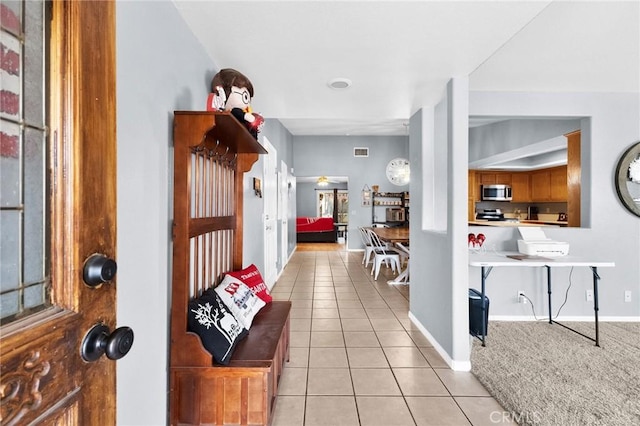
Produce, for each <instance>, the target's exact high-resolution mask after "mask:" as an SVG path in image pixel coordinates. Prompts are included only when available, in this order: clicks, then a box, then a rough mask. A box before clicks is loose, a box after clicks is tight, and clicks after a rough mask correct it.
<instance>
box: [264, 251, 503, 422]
mask: <svg viewBox="0 0 640 426" xmlns="http://www.w3.org/2000/svg"><path fill="white" fill-rule="evenodd" d="M362 255H363V254H362V253H361V252H346V251H304V249H303V250H297V251H296V252H295V253H294V255H293V256H292V258H291V260H290V261H289V263H288V265H287V266H286V268H285V270H284V272H283V274H282V276H281V277H280V279H279V280H278V282H277V283H276V285H275V286H274V288H273V290H272V292H271V294H272V296H273V297H274V298H275V299H279V300H291V301H292V302H293V307H292V311H291V360H290V362H289V363H288V364H287V365H286V368H285V370H284V373H283V375H282V378H281V383H280V386H279V392H278V395H279V396H278V401H277V404H276V410H275V415H274V421H273V426H284V425H288V426H289V425H290V426H293V425H297V426H300V425H306V426H312V425H314V426H315V425H327V426H337V425H353V426H356V425H380V426H401V425H437V426H442V425H474V426H479V425H496V424H501V425H504V424H515V423H511V422H509V420H508V419H509V415H508V413H504V412H503V409H502V408H501V407H500V406H499V405H498V403H497V402H496V401H495V400H494V399H493V398H492V397H490V396H489V394H488V393H487V391H486V390H485V389H484V387H483V386H482V385H481V384H480V383H479V382H478V381H477V380H476V378H475V377H474V376H473V375H472V374H471V373H467V372H454V371H452V370H450V369H449V368H448V366H447V365H446V363H445V362H444V361H443V360H442V359H441V357H440V356H439V355H438V353H437V352H436V350H435V349H434V348H433V347H432V346H431V345H430V343H429V342H428V341H427V339H426V338H425V337H424V336H423V335H422V333H421V332H420V331H419V330H418V329H417V327H415V326H414V325H413V324H412V323H411V321H410V319H409V318H408V309H409V286H389V285H388V284H387V283H386V281H387V280H388V279H390V278H391V275H390V272H389V271H387V270H385V269H386V268H383V271H382V272H381V274H380V277H379V278H378V281H377V282H375V281H373V278H372V277H371V276H370V275H369V271H367V270H365V269H364V267H363V265H362V264H361V261H362Z"/></svg>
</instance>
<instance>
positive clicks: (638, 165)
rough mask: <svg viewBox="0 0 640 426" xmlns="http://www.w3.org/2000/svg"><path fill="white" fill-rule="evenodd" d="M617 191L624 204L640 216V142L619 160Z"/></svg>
mask: <svg viewBox="0 0 640 426" xmlns="http://www.w3.org/2000/svg"><path fill="white" fill-rule="evenodd" d="M616 191H617V192H618V197H619V198H620V201H622V204H623V205H624V206H625V207H626V208H627V209H629V211H630V212H631V213H633V214H635V215H637V216H640V142H636V143H635V144H633V145H631V147H630V148H629V149H627V150H626V151H625V153H624V154H622V157H620V160H618V166H617V167H616Z"/></svg>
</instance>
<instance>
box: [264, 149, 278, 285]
mask: <svg viewBox="0 0 640 426" xmlns="http://www.w3.org/2000/svg"><path fill="white" fill-rule="evenodd" d="M262 145H263V146H264V147H265V148H266V150H267V152H268V154H267V155H265V156H264V179H263V180H264V182H263V185H262V191H263V197H264V215H263V219H264V220H263V222H264V271H263V278H264V280H265V284H266V285H267V287H268V288H269V289H271V288H272V287H273V285H274V284H275V282H276V277H277V273H278V271H277V267H276V263H277V261H278V229H277V224H278V222H277V216H278V192H279V191H278V176H277V172H278V152H277V151H276V149H275V148H274V146H273V145H271V142H269V139H267V138H266V137H263V142H262Z"/></svg>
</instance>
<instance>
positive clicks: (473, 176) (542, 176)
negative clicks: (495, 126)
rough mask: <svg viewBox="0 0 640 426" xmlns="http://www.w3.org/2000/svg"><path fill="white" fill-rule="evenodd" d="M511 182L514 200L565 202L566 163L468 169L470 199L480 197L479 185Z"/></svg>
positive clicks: (517, 201)
mask: <svg viewBox="0 0 640 426" xmlns="http://www.w3.org/2000/svg"><path fill="white" fill-rule="evenodd" d="M494 184H498V185H510V186H511V192H512V197H513V199H512V200H511V202H513V203H528V202H567V197H568V190H567V166H558V167H552V168H548V169H540V170H534V171H531V172H502V171H491V172H488V171H483V170H470V171H469V199H470V200H469V201H481V197H480V194H481V193H482V191H481V190H480V188H481V187H482V185H494Z"/></svg>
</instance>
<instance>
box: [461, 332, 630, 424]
mask: <svg viewBox="0 0 640 426" xmlns="http://www.w3.org/2000/svg"><path fill="white" fill-rule="evenodd" d="M566 325H568V326H570V327H572V328H575V329H577V330H579V331H580V332H582V333H584V334H586V335H590V336H594V325H593V324H592V323H586V322H585V323H575V322H573V323H567V324H566ZM600 345H601V346H600V347H596V346H595V345H594V343H593V342H592V341H590V340H587V339H585V338H584V337H582V336H580V335H578V334H576V333H573V332H572V331H570V330H566V329H565V328H563V327H561V326H559V325H551V324H549V323H548V322H497V321H495V322H491V323H490V324H489V335H488V336H487V346H486V347H482V346H481V345H480V342H479V341H478V340H477V339H474V343H473V347H472V351H471V365H472V370H471V371H472V372H473V374H474V375H475V376H476V377H477V378H478V379H479V380H480V382H482V384H483V385H484V386H485V387H486V388H487V390H488V391H489V393H491V395H493V397H494V398H495V399H496V400H497V401H498V402H499V403H500V404H501V405H502V407H503V408H504V409H505V413H507V415H508V418H510V419H512V420H514V421H516V422H517V423H519V424H521V425H536V426H539V425H540V426H547V425H548V426H559V425H562V426H572V425H575V426H584V425H597V426H605V425H611V426H619V425H640V323H610V322H608V323H600Z"/></svg>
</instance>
